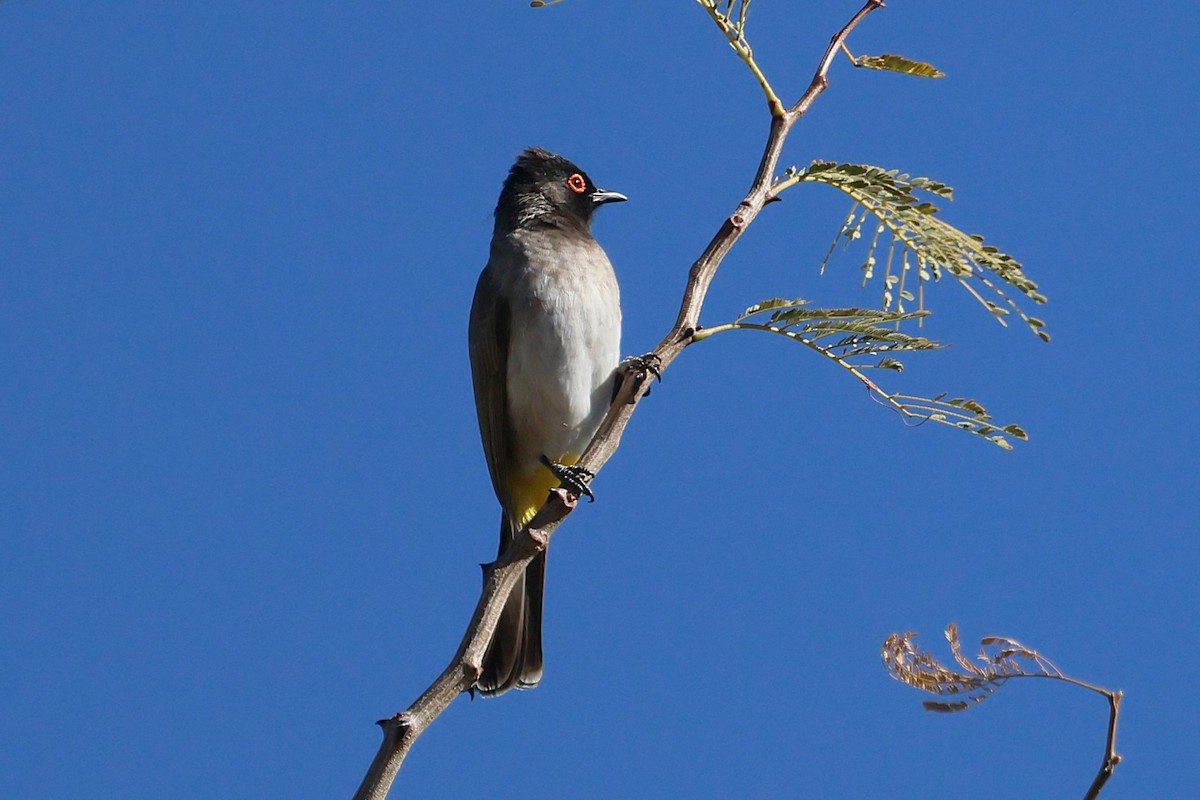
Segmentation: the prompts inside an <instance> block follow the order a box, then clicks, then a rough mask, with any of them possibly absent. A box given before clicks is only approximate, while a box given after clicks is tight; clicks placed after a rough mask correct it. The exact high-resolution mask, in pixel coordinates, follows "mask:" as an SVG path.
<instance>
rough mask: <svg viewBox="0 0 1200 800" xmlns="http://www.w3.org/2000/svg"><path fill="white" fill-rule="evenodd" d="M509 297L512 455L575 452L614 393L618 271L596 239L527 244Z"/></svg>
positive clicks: (528, 457)
mask: <svg viewBox="0 0 1200 800" xmlns="http://www.w3.org/2000/svg"><path fill="white" fill-rule="evenodd" d="M521 260H522V262H523V263H524V265H525V268H524V269H522V270H521V272H520V275H519V276H518V280H517V281H516V282H515V283H516V285H514V286H513V287H512V289H513V291H512V292H511V293H510V294H509V302H510V308H511V328H510V340H509V350H508V375H507V381H508V383H507V387H506V388H507V390H508V391H507V394H508V406H509V415H510V422H511V423H512V426H513V433H514V445H515V447H514V450H515V452H514V456H516V458H517V461H518V463H519V464H520V465H522V466H523V467H525V468H527V469H530V470H532V469H535V468H536V465H537V462H538V458H539V457H540V456H541V455H543V454H544V455H546V456H547V457H549V458H551V459H555V460H562V459H564V458H568V457H570V456H576V457H577V456H578V455H579V454H580V453H581V452H582V450H583V448H584V447H585V446H586V445H587V442H588V441H589V440H590V439H591V437H592V435H593V434H595V432H596V429H597V428H598V427H599V425H600V421H601V419H603V417H604V413H605V412H606V411H607V410H608V406H609V402H610V400H611V397H612V385H613V375H614V371H615V369H616V367H617V364H618V362H619V361H620V352H621V303H620V292H619V289H618V288H617V280H616V276H615V275H614V274H613V270H612V265H611V264H610V263H609V261H608V258H607V256H605V255H604V251H603V250H602V249H601V248H600V246H599V245H598V244H596V242H595V241H594V240H588V241H580V242H576V241H567V242H556V243H547V244H546V245H545V246H539V244H538V243H537V242H534V243H532V246H527V247H526V250H525V253H524V258H523V259H521Z"/></svg>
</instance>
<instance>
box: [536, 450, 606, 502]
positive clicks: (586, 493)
mask: <svg viewBox="0 0 1200 800" xmlns="http://www.w3.org/2000/svg"><path fill="white" fill-rule="evenodd" d="M541 461H542V464H543V465H545V467H546V469H548V470H550V472H552V473H553V474H554V477H556V478H558V480H559V481H561V482H562V485H563V488H564V489H566V490H567V491H568V492H570V493H571V494H573V495H575V496H576V497H586V498H587V499H588V502H589V503H594V502H596V496H595V495H594V494H592V488H591V483H592V479H593V478H595V477H596V475H595V473H594V472H592V471H591V470H590V469H584V468H583V467H577V466H574V465H567V464H559V463H558V462H556V461H551V460H550V459H549V458H547V457H546V456H544V455H543V456H542V458H541Z"/></svg>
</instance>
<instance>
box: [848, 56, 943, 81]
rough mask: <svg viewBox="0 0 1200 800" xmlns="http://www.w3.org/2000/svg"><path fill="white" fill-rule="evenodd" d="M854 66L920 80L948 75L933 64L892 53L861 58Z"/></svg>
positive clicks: (857, 59) (855, 61)
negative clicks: (895, 73)
mask: <svg viewBox="0 0 1200 800" xmlns="http://www.w3.org/2000/svg"><path fill="white" fill-rule="evenodd" d="M854 66H856V67H864V68H866V69H878V70H886V71H888V72H899V73H901V74H902V75H914V76H916V77H918V78H944V77H946V73H944V72H942V71H941V70H940V69H938V68H937V67H935V66H933V65H932V64H926V63H925V62H924V61H913V60H912V59H911V58H905V57H904V56H897V55H893V54H892V53H884V54H883V55H881V56H859V57H858V58H856V59H854Z"/></svg>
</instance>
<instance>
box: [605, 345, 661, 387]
mask: <svg viewBox="0 0 1200 800" xmlns="http://www.w3.org/2000/svg"><path fill="white" fill-rule="evenodd" d="M661 368H662V359H661V358H660V357H659V355H658V353H646V354H645V355H641V356H629V358H626V359H625V360H623V361H622V362H621V363H620V365H618V366H617V372H618V374H620V376H621V381H618V382H617V385H616V386H614V387H613V396H614V398H615V396H616V393H617V390H618V389H619V388H620V383H621V382H622V381H624V379H625V376H626V375H628V374H629V373H631V372H633V373H637V375H638V377H639V380H640V381H642V382H644V381H645V380H646V378H648V377H649V376H651V375H653V376H654V379H655V380H656V381H658V382H659V383H662V369H661ZM649 394H650V388H649V387H647V388H646V395H647V396H649ZM636 396H637V392H636V391H635V392H634V397H636Z"/></svg>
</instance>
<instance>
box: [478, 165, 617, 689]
mask: <svg viewBox="0 0 1200 800" xmlns="http://www.w3.org/2000/svg"><path fill="white" fill-rule="evenodd" d="M627 199H628V198H627V197H626V196H625V195H623V194H621V193H620V192H615V191H610V190H607V189H600V188H598V187H597V186H596V185H595V184H594V183H593V182H592V179H591V178H590V177H588V174H587V173H586V172H584V171H583V170H582V169H580V168H579V167H577V166H576V165H575V164H574V163H572V162H571V161H569V160H568V159H566V158H564V157H563V156H560V155H556V154H554V153H551V152H549V151H547V150H543V149H541V148H537V147H530V148H527V149H525V150H524V151H523V152H521V154H520V155H519V156H518V157H517V159H516V162H515V163H514V164H513V165H512V168H511V169H510V170H509V172H508V176H507V178H506V179H505V181H504V185H503V187H502V188H501V191H500V198H499V200H498V201H497V203H496V211H495V226H494V228H493V231H492V241H491V248H490V252H489V255H488V261H487V265H486V266H485V267H484V268H483V271H482V272H481V273H480V275H479V280H478V283H477V284H476V287H475V296H474V299H473V301H472V303H471V316H470V325H469V329H468V337H467V338H468V342H469V351H470V360H471V375H472V383H473V386H474V394H475V409H476V413H477V416H478V419H479V433H480V438H481V439H482V441H483V452H484V455H485V457H486V459H487V465H488V472H489V474H490V476H491V480H492V488H493V489H494V490H495V493H496V498H497V499H498V500H499V501H500V506H501V509H502V515H501V520H500V553H501V554H503V553H504V550H505V548H506V547H507V546H508V544H509V542H510V541H511V540H512V539H513V537H514V536H516V534H517V533H519V532H520V530H521V529H522V528H523V527H524V526H525V525H527V524H528V523H529V521H530V520H531V519H532V518H533V516H534V514H536V513H537V510H538V509H539V508H540V507H541V506H542V504H543V503H544V502H545V500H546V496H547V493H548V492H549V491H550V490H551V489H553V488H555V487H557V486H559V485H560V483H564V482H565V483H567V484H569V485H570V484H572V483H573V485H574V486H576V487H578V489H579V491H578V492H576V493H577V494H578V493H585V494H589V495H590V493H589V492H588V488H587V482H586V477H590V475H587V476H586V477H585V475H584V474H582V473H583V471H582V470H576V469H573V466H574V464H575V463H576V462H577V461H578V460H579V458H580V456H581V455H582V454H583V450H584V449H585V448H586V447H587V444H588V442H589V441H591V439H592V436H593V435H595V433H596V430H597V429H598V428H599V426H600V422H601V420H602V419H603V418H604V415H605V413H606V412H607V410H608V407H609V405H610V404H611V402H612V399H613V392H614V386H615V380H616V376H617V371H618V366H619V364H620V360H621V359H620V350H621V298H620V289H619V288H618V286H617V278H616V275H615V273H614V272H613V267H612V263H611V262H610V261H609V259H608V256H607V254H605V252H604V249H603V248H602V247H601V246H600V243H599V242H597V241H596V239H595V238H594V237H593V236H592V233H591V223H592V216H593V214H594V213H595V211H596V209H597V208H599V207H600V206H602V205H605V204H607V203H616V202H623V201H625V200H627ZM545 580H546V552H545V551H543V552H541V553H539V554H538V555H537V556H536V557H535V558H534V559H533V560H532V561H531V562H530V563H529V565H528V566H527V567H526V570H525V577H524V580H523V582H518V583H517V585H516V586H515V587H514V588H513V590H512V593H511V594H510V595H509V597H508V599H507V600H506V602H505V606H504V610H503V612H502V613H501V616H500V620H499V623H498V624H497V626H496V632H495V635H494V637H493V639H492V642H491V644H490V645H489V647H488V649H487V650H486V652H485V654H484V658H483V664H482V671H481V673H480V676H479V679H478V681H477V682H476V685H475V688H476V689H477V690H478V691H479V692H480V693H481V694H483V695H485V696H489V695H499V694H502V693H504V692H506V691H508V690H509V689H512V688H514V687H516V688H520V689H529V688H532V687H534V686H536V685H537V684H538V682H539V681H540V680H541V678H542V598H543V593H544V589H545Z"/></svg>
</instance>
